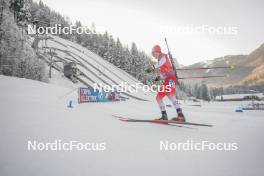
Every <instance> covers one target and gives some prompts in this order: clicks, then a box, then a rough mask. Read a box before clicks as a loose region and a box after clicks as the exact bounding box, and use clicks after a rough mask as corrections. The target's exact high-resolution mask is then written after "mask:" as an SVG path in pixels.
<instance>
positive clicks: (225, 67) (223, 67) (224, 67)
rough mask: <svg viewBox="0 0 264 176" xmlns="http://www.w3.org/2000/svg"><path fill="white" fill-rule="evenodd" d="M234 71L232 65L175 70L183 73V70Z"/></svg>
mask: <svg viewBox="0 0 264 176" xmlns="http://www.w3.org/2000/svg"><path fill="white" fill-rule="evenodd" d="M228 68H230V69H234V68H235V66H234V65H230V66H220V67H192V68H178V69H176V70H179V71H184V70H210V69H228Z"/></svg>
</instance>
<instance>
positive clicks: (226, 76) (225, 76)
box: [178, 75, 229, 79]
mask: <svg viewBox="0 0 264 176" xmlns="http://www.w3.org/2000/svg"><path fill="white" fill-rule="evenodd" d="M228 77H229V75H215V76H190V77H182V78H178V79H199V78H228Z"/></svg>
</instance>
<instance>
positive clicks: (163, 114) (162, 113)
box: [155, 111, 168, 120]
mask: <svg viewBox="0 0 264 176" xmlns="http://www.w3.org/2000/svg"><path fill="white" fill-rule="evenodd" d="M155 120H168V116H167V112H166V111H161V118H158V119H155Z"/></svg>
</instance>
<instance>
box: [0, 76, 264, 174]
mask: <svg viewBox="0 0 264 176" xmlns="http://www.w3.org/2000/svg"><path fill="white" fill-rule="evenodd" d="M131 81H132V79H131ZM0 90H1V91H0V99H1V101H0V112H1V117H0V129H1V147H0V155H1V160H0V173H1V174H0V175H5V176H9V175H10V176H11V175H12V176H13V175H25V176H26V175H35V176H37V175H51V176H52V175H54V176H55V175H56V176H57V175H69V176H72V175H76V176H79V175H80V176H81V175H93V176H97V175H98V176H102V175H109V176H110V175H111V176H119V175H120V176H122V175H126V176H135V175H151V176H159V175H166V176H175V175H189V176H192V175H195V176H204V175H214V176H226V175H240V176H247V175H251V176H259V175H262V174H263V173H264V168H263V164H262V163H263V159H262V156H263V154H264V152H263V148H264V143H263V141H262V135H263V129H264V118H263V117H264V114H263V111H246V112H244V113H236V112H235V111H234V110H235V108H236V107H237V105H238V104H239V103H237V102H228V103H210V104H208V103H203V105H202V107H195V106H188V105H187V104H183V108H184V111H185V114H186V116H187V119H188V121H193V122H200V123H209V124H213V125H214V127H211V128H208V127H191V126H189V127H190V128H185V127H177V126H167V125H159V124H148V123H127V122H121V121H118V120H117V119H115V118H113V117H112V116H111V115H112V114H118V115H124V116H129V117H136V118H140V119H153V118H155V117H157V115H159V112H158V108H157V107H156V106H157V105H156V103H155V102H154V101H138V100H133V99H131V101H126V102H108V103H90V104H89V103H87V104H80V105H78V104H76V102H75V103H74V104H73V106H74V108H67V103H68V101H69V100H71V99H74V98H75V97H76V95H75V94H70V95H67V96H64V95H65V94H67V92H69V91H71V88H65V87H59V86H57V85H51V84H45V83H41V82H37V81H32V80H26V79H19V78H12V77H6V76H0ZM167 109H168V113H169V116H170V117H173V116H174V115H175V112H174V109H173V108H169V107H168V108H167ZM33 140H35V141H38V142H44V143H45V142H54V141H55V140H61V141H62V142H69V141H79V142H82V143H87V142H90V143H102V142H103V143H105V150H104V151H100V150H98V151H76V150H73V151H51V150H47V151H46V150H42V151H32V150H31V151H28V141H33ZM187 140H193V141H195V142H201V141H203V140H205V141H209V142H212V143H216V142H231V143H237V146H238V150H236V151H160V141H168V142H170V143H177V142H186V141H187Z"/></svg>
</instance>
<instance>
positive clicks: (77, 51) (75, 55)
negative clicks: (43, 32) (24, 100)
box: [39, 36, 152, 101]
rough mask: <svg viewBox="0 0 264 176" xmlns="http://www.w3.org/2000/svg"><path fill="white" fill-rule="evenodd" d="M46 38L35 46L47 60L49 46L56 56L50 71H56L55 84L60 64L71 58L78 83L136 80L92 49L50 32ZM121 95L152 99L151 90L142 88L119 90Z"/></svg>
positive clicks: (133, 81) (60, 72)
mask: <svg viewBox="0 0 264 176" xmlns="http://www.w3.org/2000/svg"><path fill="white" fill-rule="evenodd" d="M50 38H51V39H48V40H47V43H46V45H44V42H39V47H40V48H41V49H40V50H39V55H40V56H41V57H42V58H43V59H45V60H46V61H47V62H49V61H50V54H49V51H50V50H53V51H54V52H55V53H56V55H55V56H54V58H55V60H56V62H55V66H56V69H54V72H55V75H57V77H56V79H57V81H58V82H59V84H61V83H62V81H60V79H59V76H58V75H61V77H63V64H65V63H68V62H71V61H73V62H75V63H77V69H78V71H79V72H80V73H81V74H80V75H79V76H78V78H77V79H78V81H79V84H78V85H79V86H85V87H87V86H90V87H94V84H102V85H120V84H121V83H125V82H126V83H128V84H129V85H135V84H136V83H139V81H138V80H137V79H135V78H133V77H132V76H131V75H129V74H128V73H126V72H125V71H123V70H121V69H119V68H117V67H116V66H114V65H112V64H111V63H109V62H108V61H106V60H104V59H103V58H101V57H100V56H98V55H96V54H94V53H92V52H91V51H89V50H88V49H86V48H84V47H82V46H80V45H78V44H76V43H73V42H70V41H68V40H65V39H62V38H60V37H56V36H50ZM58 71H59V72H58ZM62 79H63V78H62ZM63 80H64V81H63V83H62V84H64V85H65V84H69V83H65V81H66V82H68V81H70V80H69V79H63ZM51 82H52V83H56V81H53V80H52V81H51ZM122 96H123V97H126V98H129V99H136V100H142V101H147V100H151V99H152V97H151V94H147V93H145V92H142V91H141V92H140V91H139V92H123V93H122Z"/></svg>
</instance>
